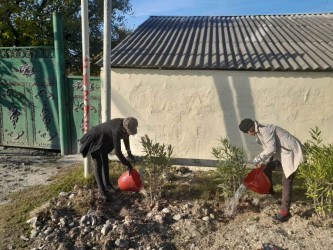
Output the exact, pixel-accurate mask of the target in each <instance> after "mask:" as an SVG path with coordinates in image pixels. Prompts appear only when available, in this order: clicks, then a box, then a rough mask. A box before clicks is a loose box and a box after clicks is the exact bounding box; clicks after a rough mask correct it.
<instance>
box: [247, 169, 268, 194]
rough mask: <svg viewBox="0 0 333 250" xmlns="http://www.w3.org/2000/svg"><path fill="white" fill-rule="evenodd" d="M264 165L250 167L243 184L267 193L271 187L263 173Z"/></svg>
mask: <svg viewBox="0 0 333 250" xmlns="http://www.w3.org/2000/svg"><path fill="white" fill-rule="evenodd" d="M264 166H265V165H264ZM264 166H263V165H262V166H261V167H260V168H254V169H252V170H251V172H250V173H248V174H247V176H246V177H245V179H244V186H246V187H247V188H248V189H251V190H252V191H253V192H256V193H259V194H267V193H268V191H269V188H270V187H271V183H270V182H269V180H268V178H267V176H266V174H265V173H264Z"/></svg>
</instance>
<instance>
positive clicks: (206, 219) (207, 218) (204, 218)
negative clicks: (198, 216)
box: [202, 216, 210, 221]
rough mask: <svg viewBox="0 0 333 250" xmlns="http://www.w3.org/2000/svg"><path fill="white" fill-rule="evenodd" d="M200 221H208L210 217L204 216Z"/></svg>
mask: <svg viewBox="0 0 333 250" xmlns="http://www.w3.org/2000/svg"><path fill="white" fill-rule="evenodd" d="M202 220H204V221H210V217H209V216H204V217H202Z"/></svg>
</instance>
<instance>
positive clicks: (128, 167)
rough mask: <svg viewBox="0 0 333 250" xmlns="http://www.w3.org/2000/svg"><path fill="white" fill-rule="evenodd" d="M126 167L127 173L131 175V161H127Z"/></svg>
mask: <svg viewBox="0 0 333 250" xmlns="http://www.w3.org/2000/svg"><path fill="white" fill-rule="evenodd" d="M127 169H128V175H131V172H132V169H133V167H132V165H131V163H129V165H128V166H127Z"/></svg>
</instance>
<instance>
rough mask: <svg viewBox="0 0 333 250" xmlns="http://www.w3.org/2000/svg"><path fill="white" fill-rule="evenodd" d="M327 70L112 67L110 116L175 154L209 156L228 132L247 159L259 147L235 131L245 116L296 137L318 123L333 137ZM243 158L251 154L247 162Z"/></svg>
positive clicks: (331, 81) (332, 90) (135, 141)
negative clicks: (134, 124)
mask: <svg viewBox="0 0 333 250" xmlns="http://www.w3.org/2000/svg"><path fill="white" fill-rule="evenodd" d="M332 76H333V74H332V73H312V72H309V73H305V72H254V71H212V70H207V71H204V70H200V71H198V70H149V69H146V70H144V69H117V68H113V69H112V73H111V118H117V117H127V116H134V117H136V118H137V119H138V121H139V128H138V134H137V135H136V136H134V137H133V138H131V147H132V151H133V153H135V154H137V155H140V154H141V151H142V150H141V144H140V143H139V141H140V137H141V136H143V135H145V134H147V135H148V136H149V137H150V138H151V139H153V140H154V141H155V142H160V143H165V144H171V145H173V146H174V149H175V150H174V152H175V153H174V156H175V157H180V158H197V159H214V157H213V156H212V154H211V150H212V147H215V146H218V145H219V143H218V141H217V140H218V139H219V138H220V137H228V138H229V140H230V142H231V143H232V144H233V145H236V146H238V147H242V148H243V149H244V150H246V152H247V153H248V156H249V158H252V157H253V156H254V155H255V154H257V153H258V152H259V151H260V150H261V147H260V146H259V145H257V144H256V143H255V139H254V137H250V136H247V135H245V134H243V133H241V132H240V131H239V129H238V124H239V122H240V121H241V120H242V119H244V118H252V119H256V120H258V121H260V122H266V123H273V124H275V125H278V126H280V127H283V128H285V129H286V130H288V131H289V132H291V133H292V134H294V135H295V136H296V137H298V138H299V139H300V140H301V141H302V142H305V141H306V140H307V139H310V134H309V129H310V128H314V127H315V126H318V127H319V128H320V129H321V131H322V136H323V138H324V143H332V142H333V133H332V126H333V98H332V96H333V77H332ZM249 160H250V159H249Z"/></svg>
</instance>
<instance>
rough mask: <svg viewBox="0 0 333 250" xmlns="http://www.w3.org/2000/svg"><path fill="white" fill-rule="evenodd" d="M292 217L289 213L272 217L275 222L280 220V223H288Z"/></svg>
mask: <svg viewBox="0 0 333 250" xmlns="http://www.w3.org/2000/svg"><path fill="white" fill-rule="evenodd" d="M290 217H291V214H290V213H287V214H286V215H283V214H281V213H278V214H276V215H274V216H272V218H273V219H274V220H278V221H280V222H286V221H288V220H289V219H290Z"/></svg>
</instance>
